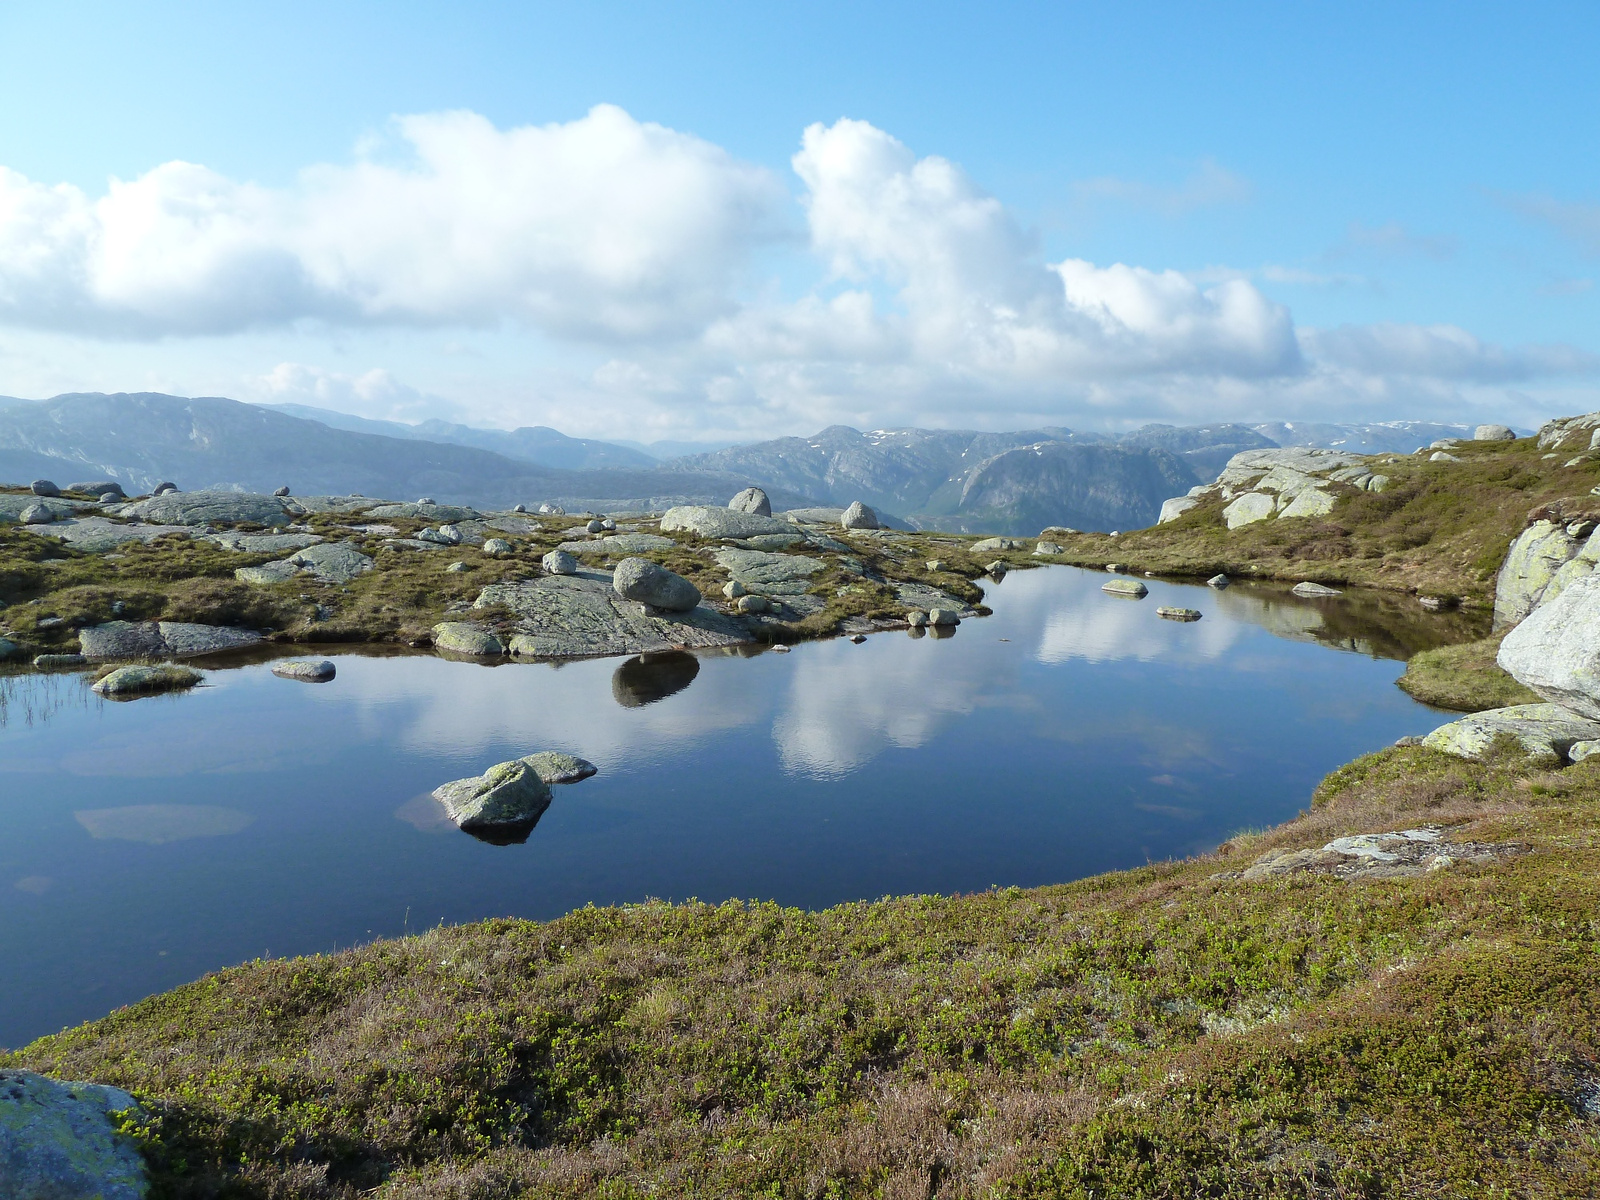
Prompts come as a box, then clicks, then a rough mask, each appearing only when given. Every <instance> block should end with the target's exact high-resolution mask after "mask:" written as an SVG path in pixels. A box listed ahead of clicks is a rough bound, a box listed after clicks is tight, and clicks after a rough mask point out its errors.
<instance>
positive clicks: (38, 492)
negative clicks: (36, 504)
mask: <svg viewBox="0 0 1600 1200" xmlns="http://www.w3.org/2000/svg"><path fill="white" fill-rule="evenodd" d="M28 490H29V491H30V492H32V493H33V494H34V495H35V496H51V497H54V496H59V495H61V489H60V488H58V487H57V486H56V485H55V484H53V483H51V482H50V480H48V479H35V480H34V481H33V482H32V483H30V484H29V485H28Z"/></svg>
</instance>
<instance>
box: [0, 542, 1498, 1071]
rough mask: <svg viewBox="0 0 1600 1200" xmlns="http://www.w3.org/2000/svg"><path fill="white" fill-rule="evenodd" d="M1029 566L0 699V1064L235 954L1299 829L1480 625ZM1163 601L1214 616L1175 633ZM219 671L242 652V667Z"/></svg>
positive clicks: (814, 899) (1124, 860) (787, 892)
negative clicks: (696, 632)
mask: <svg viewBox="0 0 1600 1200" xmlns="http://www.w3.org/2000/svg"><path fill="white" fill-rule="evenodd" d="M1105 579H1106V576H1105V575H1104V574H1100V573H1096V572H1088V571H1079V570H1075V569H1071V568H1061V567H1057V568H1048V569H1044V570H1037V571H1025V572H1016V573H1014V574H1012V575H1010V576H1009V577H1008V578H1007V579H1006V580H1005V581H1004V583H1003V584H1000V585H998V586H991V587H990V589H989V603H990V604H991V605H992V606H993V608H994V615H993V616H992V617H988V618H985V619H979V620H972V621H968V622H966V623H964V624H963V625H962V626H961V627H960V628H959V630H957V631H956V633H955V635H954V636H952V637H948V638H933V637H922V638H912V637H909V636H907V635H906V634H904V633H889V634H880V635H877V636H874V637H871V638H869V639H867V641H866V642H865V643H863V644H860V645H855V644H852V643H851V642H849V641H846V640H843V639H840V640H836V641H827V642H815V643H810V644H807V645H802V646H797V647H795V649H794V650H793V652H791V653H788V654H779V653H772V652H764V653H750V654H744V655H715V654H703V655H699V656H689V655H681V654H674V655H667V656H662V657H660V658H658V659H656V660H653V661H641V660H638V659H634V660H629V661H621V660H617V659H599V660H593V661H586V662H577V663H569V664H566V665H563V666H559V667H557V666H546V665H525V664H515V665H504V666H496V667H486V666H481V665H478V664H474V663H460V662H450V661H446V660H444V659H439V658H434V657H431V656H425V655H411V656H397V655H388V656H384V655H371V654H361V653H350V652H340V651H338V650H337V649H335V650H334V651H333V652H332V653H331V654H329V655H328V656H329V657H333V658H334V659H335V661H336V662H337V664H338V678H337V679H336V680H334V681H333V682H331V683H327V684H320V685H310V684H302V683H295V682H290V681H288V680H283V679H279V678H277V677H275V676H274V675H272V674H271V673H270V672H269V670H268V667H267V665H266V663H265V662H264V661H257V662H254V663H249V664H247V665H242V666H241V665H234V666H228V665H225V664H217V666H216V667H215V668H214V669H211V670H208V678H207V685H206V686H204V687H201V688H198V689H196V690H194V691H193V692H190V693H188V694H185V695H178V696H163V697H151V698H146V699H141V700H137V701H133V702H129V703H111V702H106V701H102V700H100V699H99V698H97V697H96V696H95V695H94V694H93V693H92V692H90V691H89V690H88V688H87V686H86V685H87V683H88V679H87V678H86V677H84V676H80V675H75V674H70V675H53V676H38V675H31V674H23V675H13V676H9V677H5V678H3V679H0V961H4V962H5V964H6V967H7V985H6V987H5V988H4V989H0V1046H6V1045H9V1046H17V1045H20V1044H22V1043H23V1042H25V1041H27V1040H29V1039H31V1038H33V1037H36V1036H38V1035H40V1034H43V1033H47V1032H53V1031H55V1030H57V1029H60V1028H62V1027H63V1026H65V1025H69V1024H74V1023H76V1022H78V1021H82V1020H85V1019H87V1018H91V1017H97V1016H101V1015H103V1014H105V1013H106V1012H108V1011H109V1010H110V1009H112V1008H114V1007H116V1006H118V1005H121V1004H126V1003H128V1002H130V1001H133V1000H136V999H138V998H140V997H142V996H145V995H148V994H150V993H151V992H155V991H160V990H163V989H165V988H169V987H172V986H174V985H176V984H179V983H183V982H185V981H187V980H191V979H194V978H196V977H198V976H199V975H201V974H203V973H204V972H206V971H208V970H212V969H215V968H217V967H221V966H224V965H227V964H230V963H237V962H240V961H243V960H246V959H249V958H252V957H254V956H257V955H268V954H271V955H285V954H300V953H307V952H313V951H323V950H333V949H337V948H340V947H345V946H349V945H352V944H354V943H357V942H361V941H365V940H368V939H371V938H374V937H379V936H385V935H392V934H398V933H402V932H404V931H407V930H411V931H415V930H418V929H421V928H426V927H427V926H430V925H433V924H436V923H438V922H441V921H445V922H459V921H469V920H473V919H476V918H480V917H487V916H495V915H516V916H523V917H531V918H547V917H553V916H557V915H559V914H561V913H563V912H566V911H568V910H570V909H572V908H574V907H578V906H581V905H584V904H587V903H590V902H593V903H596V904H615V903H625V902H630V901H638V900H643V899H645V898H648V897H661V898H666V899H674V900H681V899H685V898H688V897H698V898H700V899H702V900H722V899H725V898H728V897H743V898H763V899H769V898H770V899H775V900H778V901H780V902H782V903H785V904H794V905H801V906H806V907H822V906H826V905H829V904H834V903H837V902H839V901H843V900H851V899H859V898H864V897H877V896H883V895H889V894H896V893H904V892H946V893H948V892H961V891H972V890H977V889H982V888H987V887H990V886H994V885H1000V886H1007V885H1013V884H1016V885H1021V886H1029V885H1034V884H1042V883H1050V882H1060V881H1064V880H1069V879H1074V878H1078V877H1081V876H1084V875H1089V874H1094V873H1096V872H1100V871H1106V870H1110V869H1113V868H1117V867H1126V866H1130V865H1135V864H1139V863H1143V862H1145V861H1147V860H1150V859H1159V858H1166V857H1170V856H1174V855H1183V854H1188V853H1191V852H1194V851H1200V850H1205V849H1208V848H1210V847H1212V846H1215V845H1216V844H1217V843H1218V842H1220V841H1222V840H1224V839H1225V838H1226V837H1227V836H1228V835H1229V834H1230V833H1232V832H1234V831H1236V830H1239V829H1241V828H1244V827H1248V826H1261V825H1268V824H1272V823H1274V822H1277V821H1281V820H1283V819H1285V818H1287V817H1290V816H1293V815H1294V814H1295V813H1296V812H1297V811H1299V810H1300V809H1301V808H1302V807H1303V806H1304V805H1305V803H1306V800H1307V798H1308V796H1309V795H1310V792H1311V790H1312V788H1313V787H1314V786H1315V784H1316V782H1317V781H1318V780H1319V779H1320V778H1321V777H1322V776H1323V775H1324V774H1325V773H1327V772H1328V771H1329V770H1331V769H1332V768H1333V767H1335V766H1337V765H1339V764H1340V763H1343V762H1346V761H1348V760H1349V759H1351V758H1353V757H1355V756H1356V755H1359V754H1362V753H1364V752H1366V751H1369V750H1372V749H1375V748H1377V747H1380V746H1382V745H1384V744H1386V743H1388V742H1391V741H1393V740H1394V739H1395V738H1397V737H1399V736H1401V735H1402V734H1408V733H1418V732H1423V731H1425V730H1427V729H1429V728H1432V727H1433V726H1434V725H1436V724H1438V723H1439V721H1440V718H1439V717H1438V716H1437V715H1436V714H1434V713H1432V712H1431V711H1429V710H1428V709H1426V708H1424V707H1423V706H1421V705H1419V704H1417V703H1416V702H1414V701H1412V700H1410V699H1409V698H1408V697H1407V696H1406V695H1405V694H1404V693H1402V692H1401V691H1400V690H1399V689H1398V688H1396V687H1394V680H1395V678H1396V677H1397V676H1398V675H1399V673H1400V671H1401V670H1402V669H1403V668H1402V663H1401V662H1400V661H1399V659H1400V658H1403V657H1404V656H1405V655H1407V654H1409V653H1412V652H1414V651H1416V650H1418V649H1422V648H1425V647H1427V646H1429V645H1434V644H1440V643H1442V642H1444V641H1456V640H1463V639H1465V638H1468V637H1471V636H1481V634H1480V633H1479V631H1477V630H1475V629H1472V628H1469V627H1468V625H1467V623H1466V619H1465V618H1462V617H1459V616H1451V615H1427V614H1421V613H1419V612H1417V611H1415V604H1414V602H1411V601H1407V600H1404V599H1403V598H1395V597H1371V596H1368V597H1357V596H1348V597H1341V598H1339V599H1336V600H1329V601H1320V602H1308V601H1301V600H1298V599H1297V598H1295V597H1292V596H1288V595H1286V594H1285V592H1284V590H1283V589H1281V588H1268V587H1266V586H1261V587H1250V586H1236V587H1234V588H1232V589H1230V590H1228V591H1226V592H1220V593H1218V592H1212V591H1210V590H1208V589H1206V588H1204V587H1193V586H1185V585H1177V584H1167V583H1160V582H1156V581H1150V588H1151V595H1150V597H1149V598H1148V599H1146V600H1143V601H1140V602H1131V601H1127V600H1121V599H1116V598H1113V597H1110V596H1107V595H1104V594H1103V593H1102V592H1101V591H1100V590H1099V589H1100V584H1101V583H1103V582H1104V581H1105ZM1158 604H1181V605H1186V606H1189V607H1193V608H1197V609H1200V610H1201V611H1202V612H1203V613H1204V614H1205V616H1204V619H1203V620H1201V621H1199V622H1198V623H1194V624H1177V623H1174V622H1170V621H1164V620H1161V619H1159V618H1158V617H1157V616H1156V611H1155V610H1156V606H1157V605H1158ZM234 661H235V662H237V660H234ZM544 749H560V750H567V751H570V752H572V753H575V754H579V755H582V756H583V757H585V758H588V759H590V760H591V761H593V762H594V763H596V764H597V765H598V766H599V768H600V773H599V774H598V775H597V776H595V777H594V778H592V779H589V780H587V781H585V782H583V783H579V784H575V785H571V786H566V787H558V788H556V789H555V800H554V802H553V803H552V804H551V806H550V808H549V810H548V811H547V812H546V813H545V815H544V817H543V818H542V820H541V821H540V822H539V824H538V826H537V827H536V828H535V829H534V831H533V833H532V834H531V835H530V836H529V838H528V840H527V842H526V843H525V844H521V845H510V846H495V845H489V844H486V843H484V842H481V841H478V840H475V839H474V838H472V837H470V836H468V835H466V834H463V833H462V832H460V831H459V830H457V829H456V828H455V827H454V826H452V825H450V824H449V823H448V822H446V821H445V820H444V819H443V816H442V813H441V811H440V810H439V807H438V805H437V804H436V803H435V802H434V801H433V800H432V799H431V798H430V797H429V795H428V793H429V792H430V791H431V790H432V789H433V788H434V787H436V786H437V785H438V784H440V783H442V782H444V781H446V780H450V779H456V778H460V777H462V776H466V775H473V774H477V773H479V772H481V771H482V770H483V769H484V768H485V767H487V766H489V765H490V764H493V763H496V762H500V761H503V760H505V759H508V758H514V757H517V756H520V755H523V754H528V753H531V752H533V751H536V750H544Z"/></svg>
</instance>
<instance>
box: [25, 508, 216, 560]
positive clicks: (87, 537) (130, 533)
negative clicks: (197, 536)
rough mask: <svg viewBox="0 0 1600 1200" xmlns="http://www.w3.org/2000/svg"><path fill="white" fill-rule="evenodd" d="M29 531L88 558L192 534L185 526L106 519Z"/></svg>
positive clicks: (71, 519) (59, 523) (73, 520)
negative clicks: (135, 544)
mask: <svg viewBox="0 0 1600 1200" xmlns="http://www.w3.org/2000/svg"><path fill="white" fill-rule="evenodd" d="M28 531H29V532H30V533H37V534H39V535H40V536H42V537H49V538H55V539H56V540H57V541H61V542H65V543H66V544H67V545H69V546H71V547H72V548H73V549H74V550H82V551H83V552H84V553H86V554H101V553H104V552H105V551H107V550H114V549H116V547H118V546H121V545H123V544H124V543H126V542H153V541H155V540H156V538H158V537H165V536H166V535H167V534H169V533H181V534H184V535H185V536H187V535H188V534H189V532H190V530H189V527H188V526H186V525H147V524H143V523H140V524H138V525H124V524H122V523H121V522H119V521H109V520H107V519H106V518H105V517H67V518H65V519H57V520H56V521H54V522H53V523H51V524H49V525H37V526H30V527H29V530H28Z"/></svg>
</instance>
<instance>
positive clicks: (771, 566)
mask: <svg viewBox="0 0 1600 1200" xmlns="http://www.w3.org/2000/svg"><path fill="white" fill-rule="evenodd" d="M712 557H713V558H714V559H716V562H717V565H718V566H719V567H721V568H722V569H723V570H725V571H727V572H728V574H729V575H731V576H732V577H733V582H735V583H737V584H738V585H739V586H740V587H741V588H742V589H743V591H742V592H740V595H743V594H744V592H753V593H755V594H757V595H762V596H801V595H804V594H806V593H807V592H809V591H810V590H811V576H812V575H814V574H816V572H818V571H820V570H821V569H822V566H823V563H822V560H821V559H820V558H809V557H807V556H806V555H803V554H768V553H766V552H764V551H760V550H740V549H736V548H733V547H730V548H728V549H726V550H718V551H716V552H715V553H714V554H713V555H712Z"/></svg>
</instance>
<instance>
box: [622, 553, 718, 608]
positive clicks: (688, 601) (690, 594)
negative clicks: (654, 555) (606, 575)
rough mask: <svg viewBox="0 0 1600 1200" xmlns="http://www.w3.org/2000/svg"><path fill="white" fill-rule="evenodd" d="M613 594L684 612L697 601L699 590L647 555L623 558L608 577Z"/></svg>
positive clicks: (653, 606)
mask: <svg viewBox="0 0 1600 1200" xmlns="http://www.w3.org/2000/svg"><path fill="white" fill-rule="evenodd" d="M611 586H612V588H613V589H614V590H615V591H616V593H617V595H619V596H622V597H623V598H625V599H628V600H635V601H638V602H639V603H640V604H648V605H649V606H650V607H651V608H660V609H665V610H667V611H668V612H688V611H689V610H690V609H692V608H694V607H695V606H696V605H697V604H699V603H700V589H699V588H697V587H695V586H694V584H692V583H690V582H689V581H688V580H687V579H685V578H684V577H683V576H682V575H679V574H678V573H677V572H676V571H669V570H667V568H666V567H663V566H662V565H661V564H660V563H654V562H651V561H650V560H649V559H648V558H625V559H623V560H622V561H621V562H620V563H618V564H617V569H616V572H615V574H613V575H612V577H611Z"/></svg>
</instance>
